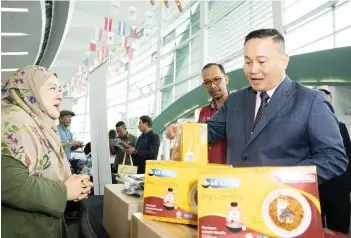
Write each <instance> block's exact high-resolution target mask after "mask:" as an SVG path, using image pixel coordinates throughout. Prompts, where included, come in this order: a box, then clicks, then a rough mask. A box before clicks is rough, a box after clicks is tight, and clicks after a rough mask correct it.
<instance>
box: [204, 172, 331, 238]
mask: <svg viewBox="0 0 351 238" xmlns="http://www.w3.org/2000/svg"><path fill="white" fill-rule="evenodd" d="M198 206H199V209H198V219H199V225H198V232H199V238H209V237H211V238H215V237H226V238H231V237H233V238H234V237H235V238H247V237H262V238H263V237H264V238H268V237H302V238H312V237H324V235H323V228H322V221H321V214H320V204H319V198H318V186H317V173H316V168H315V166H308V167H248V168H228V169H225V168H205V169H201V170H200V172H199V178H198Z"/></svg>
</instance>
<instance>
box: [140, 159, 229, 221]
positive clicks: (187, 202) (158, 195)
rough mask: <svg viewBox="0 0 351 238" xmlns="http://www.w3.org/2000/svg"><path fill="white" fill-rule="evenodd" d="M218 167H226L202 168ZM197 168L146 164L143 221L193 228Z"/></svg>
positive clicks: (197, 166)
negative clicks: (177, 224) (178, 224)
mask: <svg viewBox="0 0 351 238" xmlns="http://www.w3.org/2000/svg"><path fill="white" fill-rule="evenodd" d="M202 166H203V165H202ZM222 166H223V167H228V165H216V164H208V165H206V167H222ZM200 167H201V165H199V164H196V163H185V162H178V161H150V160H149V161H146V170H145V171H146V172H145V183H144V207H143V218H144V219H146V220H156V221H165V222H172V223H180V224H191V225H196V224H197V209H198V206H197V179H198V175H199V170H200Z"/></svg>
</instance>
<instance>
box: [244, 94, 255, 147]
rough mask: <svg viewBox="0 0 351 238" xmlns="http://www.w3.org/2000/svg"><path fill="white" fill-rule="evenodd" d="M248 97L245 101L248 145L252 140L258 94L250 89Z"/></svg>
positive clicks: (246, 140)
mask: <svg viewBox="0 0 351 238" xmlns="http://www.w3.org/2000/svg"><path fill="white" fill-rule="evenodd" d="M246 93H247V96H246V100H245V108H244V115H245V142H246V143H247V142H248V141H249V139H250V134H251V131H252V127H253V123H254V118H255V107H256V95H257V93H256V92H255V91H254V90H253V89H252V88H248V90H247V92H246Z"/></svg>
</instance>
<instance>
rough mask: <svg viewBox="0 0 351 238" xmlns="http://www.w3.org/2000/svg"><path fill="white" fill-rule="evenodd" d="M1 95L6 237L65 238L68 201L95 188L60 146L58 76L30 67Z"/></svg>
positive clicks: (2, 206)
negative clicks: (72, 166)
mask: <svg viewBox="0 0 351 238" xmlns="http://www.w3.org/2000/svg"><path fill="white" fill-rule="evenodd" d="M1 94H2V96H1V209H2V211H1V227H2V229H1V235H2V237H6V238H12V237H16V238H19V237H29V238H31V237H33V238H37V237H53V238H56V237H57V238H59V237H62V225H63V224H64V223H62V221H63V213H64V210H65V208H66V202H67V201H79V200H82V199H84V198H87V196H88V193H89V192H90V189H91V187H92V186H93V185H92V183H90V182H89V176H87V175H72V174H71V172H70V167H69V164H68V162H67V160H66V158H65V153H64V151H63V148H62V146H61V142H60V138H59V136H58V133H57V128H56V126H55V120H56V119H57V118H58V117H59V115H60V104H61V101H62V92H61V84H60V82H59V81H58V79H57V76H56V74H55V73H53V72H51V71H49V70H47V69H45V68H43V67H39V66H28V67H25V68H23V69H20V70H18V71H17V72H16V73H15V74H14V75H13V76H11V77H10V78H9V80H8V81H7V82H6V83H4V84H3V85H2V87H1Z"/></svg>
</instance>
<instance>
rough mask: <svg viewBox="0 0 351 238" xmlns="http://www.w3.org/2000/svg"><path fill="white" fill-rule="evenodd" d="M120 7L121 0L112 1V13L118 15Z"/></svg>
mask: <svg viewBox="0 0 351 238" xmlns="http://www.w3.org/2000/svg"><path fill="white" fill-rule="evenodd" d="M119 7H120V2H118V1H113V2H112V3H111V13H112V14H113V15H118V13H119Z"/></svg>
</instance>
